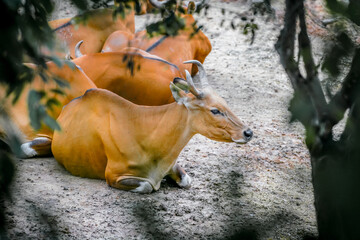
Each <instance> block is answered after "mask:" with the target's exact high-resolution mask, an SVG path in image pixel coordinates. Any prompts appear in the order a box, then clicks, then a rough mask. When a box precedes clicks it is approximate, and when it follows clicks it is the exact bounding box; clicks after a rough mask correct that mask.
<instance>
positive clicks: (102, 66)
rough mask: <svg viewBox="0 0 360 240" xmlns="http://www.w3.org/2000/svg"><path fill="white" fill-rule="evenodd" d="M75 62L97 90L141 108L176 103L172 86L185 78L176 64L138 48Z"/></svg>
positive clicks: (85, 57)
mask: <svg viewBox="0 0 360 240" xmlns="http://www.w3.org/2000/svg"><path fill="white" fill-rule="evenodd" d="M124 60H125V61H124ZM73 62H74V63H75V64H76V65H78V66H80V67H81V68H82V69H83V70H84V72H85V73H86V75H87V76H88V77H89V78H90V79H91V80H92V81H93V82H94V83H95V85H96V86H97V87H99V88H104V89H107V90H110V91H112V92H114V93H116V94H118V95H119V96H121V97H123V98H125V99H127V100H129V101H131V102H133V103H136V104H140V105H148V106H157V105H163V104H167V103H171V102H174V98H173V97H172V95H171V91H170V90H169V84H170V82H171V81H172V80H173V79H174V78H176V77H181V76H182V75H181V73H180V71H179V69H178V68H177V66H175V65H174V64H171V63H169V62H167V61H165V60H164V59H161V58H159V57H157V56H154V55H152V54H149V53H147V52H144V51H142V50H139V49H135V48H126V49H123V50H122V51H120V52H108V53H94V54H88V55H84V56H82V57H79V58H76V59H74V60H73ZM129 63H131V64H130V65H132V69H131V67H130V66H129ZM129 67H130V68H129Z"/></svg>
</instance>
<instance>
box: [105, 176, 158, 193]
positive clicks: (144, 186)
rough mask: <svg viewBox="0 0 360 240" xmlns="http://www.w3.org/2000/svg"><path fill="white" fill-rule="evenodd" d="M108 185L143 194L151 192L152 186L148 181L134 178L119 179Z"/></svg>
mask: <svg viewBox="0 0 360 240" xmlns="http://www.w3.org/2000/svg"><path fill="white" fill-rule="evenodd" d="M110 186H111V187H114V188H118V189H121V190H125V191H130V192H135V193H143V194H147V193H151V192H152V191H153V187H152V186H151V184H150V183H149V182H148V181H145V180H140V179H136V178H125V179H121V180H119V181H116V182H115V183H114V184H110Z"/></svg>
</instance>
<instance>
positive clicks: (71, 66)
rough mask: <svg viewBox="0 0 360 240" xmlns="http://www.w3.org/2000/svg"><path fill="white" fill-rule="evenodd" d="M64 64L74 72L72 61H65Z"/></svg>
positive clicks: (74, 66)
mask: <svg viewBox="0 0 360 240" xmlns="http://www.w3.org/2000/svg"><path fill="white" fill-rule="evenodd" d="M64 63H65V64H66V65H68V66H69V67H70V68H71V70H74V69H75V68H76V65H75V63H74V62H72V61H69V60H65V61H64Z"/></svg>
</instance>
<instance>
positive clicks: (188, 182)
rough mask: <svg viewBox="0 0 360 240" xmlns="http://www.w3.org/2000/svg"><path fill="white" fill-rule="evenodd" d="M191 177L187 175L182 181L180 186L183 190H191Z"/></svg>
mask: <svg viewBox="0 0 360 240" xmlns="http://www.w3.org/2000/svg"><path fill="white" fill-rule="evenodd" d="M191 181H192V180H191V177H190V176H189V175H188V174H186V175H185V176H184V177H183V178H182V179H181V182H180V183H179V186H180V187H182V188H190V187H191Z"/></svg>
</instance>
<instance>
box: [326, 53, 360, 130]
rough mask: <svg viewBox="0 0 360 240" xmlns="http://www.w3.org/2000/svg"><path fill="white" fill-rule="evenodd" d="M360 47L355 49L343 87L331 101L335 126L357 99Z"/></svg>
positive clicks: (359, 83)
mask: <svg viewBox="0 0 360 240" xmlns="http://www.w3.org/2000/svg"><path fill="white" fill-rule="evenodd" d="M359 66H360V48H357V49H356V50H355V54H354V57H353V59H352V64H351V67H350V70H349V72H348V74H347V75H346V77H345V79H344V80H343V84H342V88H341V89H340V90H339V91H338V92H337V93H336V94H335V95H334V97H333V98H332V99H331V101H330V103H329V111H330V122H331V124H332V125H333V126H334V125H335V124H337V123H338V122H339V121H340V120H341V119H342V118H343V117H344V113H345V111H346V109H348V108H350V107H351V105H352V104H353V102H354V101H355V97H356V93H357V89H358V88H359V87H360V67H359Z"/></svg>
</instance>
